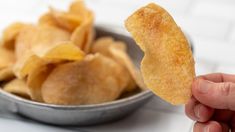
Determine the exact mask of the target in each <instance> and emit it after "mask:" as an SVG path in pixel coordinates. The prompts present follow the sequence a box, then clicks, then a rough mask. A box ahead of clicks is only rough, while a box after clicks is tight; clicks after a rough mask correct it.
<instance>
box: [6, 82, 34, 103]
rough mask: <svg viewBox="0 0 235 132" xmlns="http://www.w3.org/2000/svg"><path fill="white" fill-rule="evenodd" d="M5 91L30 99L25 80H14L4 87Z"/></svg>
mask: <svg viewBox="0 0 235 132" xmlns="http://www.w3.org/2000/svg"><path fill="white" fill-rule="evenodd" d="M3 90H5V91H7V92H9V93H13V94H16V95H19V96H22V97H25V98H28V99H30V95H29V89H28V86H27V85H26V82H25V80H22V79H14V80H12V81H10V82H9V83H7V84H6V85H4V87H3Z"/></svg>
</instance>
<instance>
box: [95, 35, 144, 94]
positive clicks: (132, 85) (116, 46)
mask: <svg viewBox="0 0 235 132" xmlns="http://www.w3.org/2000/svg"><path fill="white" fill-rule="evenodd" d="M92 52H93V53H97V52H98V53H101V54H103V55H105V56H107V57H110V58H112V59H114V60H115V61H116V62H118V63H119V64H120V65H122V66H124V67H125V68H126V70H127V73H129V74H128V75H126V76H131V77H130V81H129V85H128V86H127V88H126V90H127V91H132V90H134V89H136V84H137V85H138V86H139V87H140V88H141V89H145V85H144V83H143V80H142V78H141V76H140V74H139V73H138V70H137V68H136V67H135V66H134V64H133V63H132V61H131V59H130V57H129V56H128V54H127V53H126V45H125V43H123V42H121V41H114V40H113V38H111V37H102V38H99V39H98V40H96V42H95V43H94V44H93V46H92Z"/></svg>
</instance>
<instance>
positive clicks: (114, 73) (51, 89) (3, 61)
mask: <svg viewBox="0 0 235 132" xmlns="http://www.w3.org/2000/svg"><path fill="white" fill-rule="evenodd" d="M93 20H94V15H93V12H92V11H90V10H89V9H87V8H86V6H85V5H84V3H83V1H80V0H77V1H74V2H73V3H72V4H71V5H70V7H69V9H68V11H60V10H57V9H54V8H50V10H49V12H47V13H45V14H43V15H42V16H41V17H40V18H39V20H38V23H37V24H28V23H21V22H16V23H13V24H11V25H10V26H8V27H7V28H6V29H5V30H4V32H3V36H2V39H1V46H0V82H1V87H2V88H3V90H5V91H7V92H10V93H13V94H16V95H19V96H21V97H24V98H27V99H31V100H34V101H38V102H44V103H50V104H61V105H80V104H96V103H102V102H107V101H112V100H115V99H118V98H119V97H120V96H121V95H122V94H123V93H126V92H132V91H135V90H136V89H137V85H138V86H140V87H142V86H143V82H142V81H141V79H140V78H139V74H138V72H137V70H136V68H135V66H134V65H133V63H132V62H131V59H130V58H129V56H128V55H127V53H126V45H125V44H124V43H123V42H120V41H115V40H113V38H111V37H103V38H99V39H97V40H95V37H94V36H95V30H94V28H93Z"/></svg>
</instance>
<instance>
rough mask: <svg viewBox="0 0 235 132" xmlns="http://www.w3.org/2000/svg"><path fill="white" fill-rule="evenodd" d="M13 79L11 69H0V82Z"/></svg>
mask: <svg viewBox="0 0 235 132" xmlns="http://www.w3.org/2000/svg"><path fill="white" fill-rule="evenodd" d="M14 77H15V75H14V73H13V71H12V67H6V68H2V69H0V82H2V81H9V80H11V79H13V78H14Z"/></svg>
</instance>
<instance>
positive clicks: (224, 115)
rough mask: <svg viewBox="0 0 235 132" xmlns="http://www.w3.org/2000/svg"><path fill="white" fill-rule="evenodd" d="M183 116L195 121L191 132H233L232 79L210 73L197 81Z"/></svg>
mask: <svg viewBox="0 0 235 132" xmlns="http://www.w3.org/2000/svg"><path fill="white" fill-rule="evenodd" d="M192 95H193V96H192V98H191V99H190V101H189V102H188V103H187V104H186V106H185V113H186V115H187V116H188V117H189V118H191V119H192V120H194V121H196V123H195V124H194V128H193V131H194V132H229V130H231V131H232V132H235V75H231V74H223V73H213V74H207V75H202V76H199V77H197V78H196V79H195V80H194V81H193V84H192Z"/></svg>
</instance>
